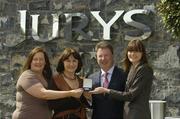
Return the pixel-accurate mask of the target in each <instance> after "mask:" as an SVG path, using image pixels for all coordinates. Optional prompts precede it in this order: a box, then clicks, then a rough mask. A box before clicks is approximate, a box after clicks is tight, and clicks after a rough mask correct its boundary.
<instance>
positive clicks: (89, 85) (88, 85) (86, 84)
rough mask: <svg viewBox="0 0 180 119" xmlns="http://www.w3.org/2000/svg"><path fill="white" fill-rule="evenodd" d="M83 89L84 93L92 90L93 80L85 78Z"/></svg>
mask: <svg viewBox="0 0 180 119" xmlns="http://www.w3.org/2000/svg"><path fill="white" fill-rule="evenodd" d="M83 89H84V91H90V90H92V79H87V78H85V79H84V80H83Z"/></svg>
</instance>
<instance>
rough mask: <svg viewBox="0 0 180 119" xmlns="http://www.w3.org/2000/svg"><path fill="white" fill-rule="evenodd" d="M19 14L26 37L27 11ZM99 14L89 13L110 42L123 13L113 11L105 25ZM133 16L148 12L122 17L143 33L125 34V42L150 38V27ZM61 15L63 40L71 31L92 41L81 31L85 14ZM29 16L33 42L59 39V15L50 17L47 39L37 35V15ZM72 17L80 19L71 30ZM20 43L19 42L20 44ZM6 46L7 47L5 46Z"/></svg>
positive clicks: (130, 13)
mask: <svg viewBox="0 0 180 119" xmlns="http://www.w3.org/2000/svg"><path fill="white" fill-rule="evenodd" d="M19 13H20V28H21V31H22V32H23V34H24V35H26V32H27V30H26V19H27V15H26V13H27V11H26V10H19ZM99 13H100V11H91V14H92V16H94V17H95V18H96V20H97V21H98V22H99V23H100V24H101V25H102V27H103V36H102V37H103V39H104V40H111V38H110V32H111V31H110V28H111V26H112V25H113V24H114V23H115V22H116V20H117V19H118V18H119V17H120V16H121V15H122V14H123V13H124V10H117V11H115V15H114V16H113V17H112V19H111V20H110V21H109V22H108V23H105V21H104V20H103V19H102V18H101V17H100V15H99ZM135 14H145V15H148V14H149V11H148V10H143V9H136V10H131V11H128V12H127V13H125V14H124V16H123V20H124V22H125V23H126V24H128V25H130V26H133V27H135V28H137V29H138V30H141V31H142V32H143V34H141V35H139V36H132V35H127V34H125V40H131V39H134V38H138V39H141V40H145V39H147V38H148V37H150V35H151V33H152V31H151V29H150V27H148V26H147V25H145V24H143V23H140V22H137V21H135V20H133V19H132V16H133V15H135ZM62 15H64V16H65V22H66V23H65V26H64V39H66V40H71V39H72V32H73V31H74V32H77V33H79V34H80V35H81V36H83V37H84V38H83V40H92V39H93V38H91V37H92V36H90V35H89V34H88V33H86V32H84V31H83V28H85V27H86V26H87V25H88V22H89V19H88V17H87V16H86V15H85V14H83V13H65V14H62ZM30 16H31V17H32V33H31V35H32V37H33V39H34V40H36V41H39V42H48V41H51V40H53V39H54V38H57V37H59V16H60V15H59V14H52V17H53V23H52V25H53V26H52V33H49V34H51V35H49V34H48V36H47V38H40V36H39V35H38V25H39V20H38V19H39V14H34V15H30ZM72 17H79V18H80V22H78V25H76V27H73V28H72ZM92 32H93V31H92ZM24 40H25V39H24ZM24 40H22V41H24ZM22 41H20V42H22ZM92 41H93V40H92ZM17 43H19V42H17ZM17 43H16V44H13V45H11V47H12V46H15V45H17ZM6 46H8V45H6Z"/></svg>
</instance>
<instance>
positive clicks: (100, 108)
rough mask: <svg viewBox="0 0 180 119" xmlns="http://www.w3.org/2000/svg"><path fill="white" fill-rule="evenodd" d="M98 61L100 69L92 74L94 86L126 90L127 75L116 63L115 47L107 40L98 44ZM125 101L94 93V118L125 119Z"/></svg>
mask: <svg viewBox="0 0 180 119" xmlns="http://www.w3.org/2000/svg"><path fill="white" fill-rule="evenodd" d="M95 50H96V57H97V63H98V65H99V66H100V71H98V72H96V73H94V74H92V75H90V76H89V77H88V78H90V79H92V81H93V88H96V87H101V86H103V87H106V88H109V89H114V90H118V91H124V88H125V82H126V75H125V73H124V72H123V70H122V69H120V68H118V67H117V66H115V65H114V59H113V47H112V45H111V44H109V43H108V42H106V41H102V42H99V43H98V44H97V45H96V48H95ZM123 108H124V102H123V101H117V100H114V99H110V98H109V97H108V95H104V94H97V95H94V94H93V95H92V109H93V112H92V119H123Z"/></svg>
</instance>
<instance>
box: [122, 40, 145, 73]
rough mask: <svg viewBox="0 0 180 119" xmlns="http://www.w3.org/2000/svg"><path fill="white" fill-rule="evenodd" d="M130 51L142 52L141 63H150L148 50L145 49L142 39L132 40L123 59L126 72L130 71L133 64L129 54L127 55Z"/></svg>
mask: <svg viewBox="0 0 180 119" xmlns="http://www.w3.org/2000/svg"><path fill="white" fill-rule="evenodd" d="M128 51H138V52H141V53H142V58H141V60H140V62H141V63H148V60H147V56H146V50H145V47H144V45H143V43H142V41H141V40H137V39H135V40H131V41H130V42H129V43H128V46H127V48H126V49H125V58H124V59H123V65H124V70H125V71H126V72H129V69H130V66H131V64H132V63H131V62H130V61H129V59H128V56H127V53H128Z"/></svg>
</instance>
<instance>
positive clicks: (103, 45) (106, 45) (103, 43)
mask: <svg viewBox="0 0 180 119" xmlns="http://www.w3.org/2000/svg"><path fill="white" fill-rule="evenodd" d="M99 48H102V49H103V48H108V49H110V51H111V53H112V54H113V53H114V52H113V47H112V45H111V44H110V43H109V42H107V41H101V42H99V43H97V45H96V47H95V51H96V52H97V50H98V49H99Z"/></svg>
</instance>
